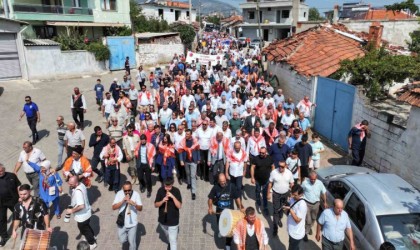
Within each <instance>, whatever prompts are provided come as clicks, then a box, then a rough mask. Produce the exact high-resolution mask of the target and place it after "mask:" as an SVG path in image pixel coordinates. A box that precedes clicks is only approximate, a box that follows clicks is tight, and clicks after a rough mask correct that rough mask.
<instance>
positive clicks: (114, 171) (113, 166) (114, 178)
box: [99, 138, 123, 193]
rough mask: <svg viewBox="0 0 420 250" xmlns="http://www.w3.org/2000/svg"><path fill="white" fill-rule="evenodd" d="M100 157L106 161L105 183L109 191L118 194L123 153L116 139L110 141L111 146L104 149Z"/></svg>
mask: <svg viewBox="0 0 420 250" xmlns="http://www.w3.org/2000/svg"><path fill="white" fill-rule="evenodd" d="M99 157H100V158H101V160H104V161H105V181H106V182H108V185H109V187H108V191H114V192H115V193H117V192H118V190H119V189H120V162H121V160H122V158H123V152H122V150H121V148H120V147H119V146H118V145H117V142H116V140H115V138H111V139H110V140H109V144H108V145H106V146H105V147H104V148H103V149H102V152H101V154H100V155H99Z"/></svg>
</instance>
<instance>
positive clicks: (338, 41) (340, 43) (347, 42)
mask: <svg viewBox="0 0 420 250" xmlns="http://www.w3.org/2000/svg"><path fill="white" fill-rule="evenodd" d="M335 28H337V25H334V26H317V27H314V28H311V29H309V30H306V31H303V32H301V33H297V34H295V35H293V36H292V37H289V38H286V39H284V40H280V41H276V42H273V43H271V44H270V45H269V46H268V47H267V48H265V49H264V53H265V54H266V55H267V59H268V60H269V61H274V62H286V63H287V64H289V65H291V66H292V67H293V68H294V70H296V71H297V72H298V73H299V74H301V75H304V76H324V77H327V76H329V75H331V74H333V73H334V72H336V71H337V70H338V69H339V68H340V62H341V61H343V60H345V59H349V60H353V59H355V58H357V57H361V56H364V55H365V51H364V50H363V48H362V44H361V42H360V41H357V40H356V39H353V38H351V37H349V36H348V35H343V34H340V33H337V32H336V31H335V30H336V29H335ZM339 30H340V31H342V32H344V30H345V27H344V28H343V27H342V26H341V25H339ZM348 34H349V35H350V33H348ZM351 35H355V34H351ZM358 37H360V36H358ZM359 39H360V38H359Z"/></svg>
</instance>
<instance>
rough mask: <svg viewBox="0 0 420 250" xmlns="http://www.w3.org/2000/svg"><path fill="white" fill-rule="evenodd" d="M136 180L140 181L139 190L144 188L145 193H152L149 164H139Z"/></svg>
mask: <svg viewBox="0 0 420 250" xmlns="http://www.w3.org/2000/svg"><path fill="white" fill-rule="evenodd" d="M137 178H138V179H139V181H140V188H142V187H146V189H147V192H152V169H151V168H150V167H149V164H144V163H140V167H139V168H137Z"/></svg>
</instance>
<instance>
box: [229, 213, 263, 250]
mask: <svg viewBox="0 0 420 250" xmlns="http://www.w3.org/2000/svg"><path fill="white" fill-rule="evenodd" d="M233 242H235V244H236V246H237V249H238V250H256V249H260V250H262V249H266V248H267V246H268V236H267V232H266V231H265V228H264V223H263V222H262V221H261V220H260V219H259V218H257V214H256V213H255V209H254V208H253V207H247V208H246V209H245V218H243V219H242V220H240V221H239V222H238V223H237V224H236V226H235V229H234V231H233Z"/></svg>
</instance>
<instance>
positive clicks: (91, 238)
mask: <svg viewBox="0 0 420 250" xmlns="http://www.w3.org/2000/svg"><path fill="white" fill-rule="evenodd" d="M89 223H90V218H89V219H87V220H85V221H83V222H77V227H78V228H79V231H80V234H81V235H83V236H85V238H86V241H87V242H88V243H89V245H93V244H95V243H96V240H95V234H94V233H93V229H92V227H91V226H90V224H89Z"/></svg>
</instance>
